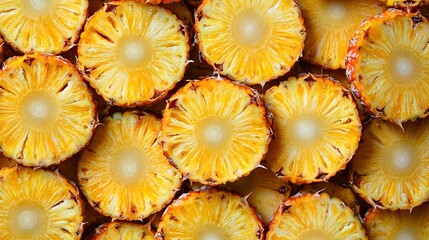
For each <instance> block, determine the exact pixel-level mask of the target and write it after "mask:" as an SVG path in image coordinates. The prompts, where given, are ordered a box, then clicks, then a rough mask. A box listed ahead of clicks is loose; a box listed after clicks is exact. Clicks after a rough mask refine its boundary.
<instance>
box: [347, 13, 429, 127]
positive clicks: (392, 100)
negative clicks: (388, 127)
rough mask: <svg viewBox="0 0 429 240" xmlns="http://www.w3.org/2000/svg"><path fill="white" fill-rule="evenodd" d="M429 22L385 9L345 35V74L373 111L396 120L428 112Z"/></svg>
mask: <svg viewBox="0 0 429 240" xmlns="http://www.w3.org/2000/svg"><path fill="white" fill-rule="evenodd" d="M428 41H429V23H428V21H427V20H426V18H424V17H422V16H420V15H419V14H418V13H404V12H402V11H400V10H393V9H390V10H387V11H386V12H384V13H383V14H381V15H378V16H376V17H374V18H371V19H369V20H368V21H366V22H365V23H364V24H363V25H361V26H360V28H359V29H358V31H357V32H356V35H355V37H354V38H353V39H352V40H351V41H350V44H349V48H348V55H347V75H348V79H349V81H350V82H351V85H352V87H353V88H354V89H355V90H356V93H357V95H358V96H359V97H360V98H361V100H362V101H363V102H364V103H365V105H367V106H368V107H369V108H370V110H371V111H372V113H373V114H374V115H375V116H377V117H381V118H383V119H387V120H390V121H393V122H395V123H398V124H400V123H401V122H405V121H408V120H414V119H416V118H418V117H426V116H427V115H428V114H429V112H428V111H427V109H428V108H429V98H428V97H427V96H428V95H429V84H428V81H429V78H428V76H429V61H428V60H429V48H427V47H426V46H427V42H428Z"/></svg>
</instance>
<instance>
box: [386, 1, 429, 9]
mask: <svg viewBox="0 0 429 240" xmlns="http://www.w3.org/2000/svg"><path fill="white" fill-rule="evenodd" d="M379 1H380V2H382V3H384V4H386V5H387V6H389V7H396V8H408V9H410V8H417V7H421V6H424V5H427V4H428V3H429V0H379Z"/></svg>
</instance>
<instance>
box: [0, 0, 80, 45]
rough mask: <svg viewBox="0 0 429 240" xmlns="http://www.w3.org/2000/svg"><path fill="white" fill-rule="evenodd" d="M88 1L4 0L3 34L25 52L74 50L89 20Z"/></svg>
mask: <svg viewBox="0 0 429 240" xmlns="http://www.w3.org/2000/svg"><path fill="white" fill-rule="evenodd" d="M87 9H88V0H20V1H17V0H1V4H0V33H1V35H2V36H3V37H4V40H5V41H6V42H8V43H9V44H11V45H12V47H13V48H14V49H16V50H17V51H20V52H23V53H33V52H50V53H56V54H58V53H61V52H64V51H67V50H68V49H70V48H72V47H73V46H74V44H75V42H76V41H77V40H78V38H79V31H80V30H81V28H82V26H83V24H84V23H85V20H86V14H87Z"/></svg>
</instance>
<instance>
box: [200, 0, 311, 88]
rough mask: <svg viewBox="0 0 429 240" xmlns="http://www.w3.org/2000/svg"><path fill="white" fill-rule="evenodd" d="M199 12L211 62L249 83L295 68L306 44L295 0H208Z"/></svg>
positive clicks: (202, 40) (205, 51) (202, 43)
mask: <svg viewBox="0 0 429 240" xmlns="http://www.w3.org/2000/svg"><path fill="white" fill-rule="evenodd" d="M196 15H197V18H196V24H195V30H196V32H197V38H198V43H199V47H200V50H201V52H202V54H203V55H204V57H205V58H206V60H207V62H208V63H210V64H211V65H212V66H214V68H215V70H216V71H219V72H220V74H222V75H227V76H228V77H230V78H231V79H234V80H238V81H241V82H243V83H245V84H250V85H254V84H260V85H264V83H265V82H267V81H269V80H271V79H275V78H277V77H279V76H281V75H284V74H285V73H287V72H289V70H290V69H291V68H292V66H293V65H294V63H295V62H296V61H297V60H298V58H299V56H300V55H301V53H302V49H303V47H304V39H305V34H306V33H305V27H304V24H303V20H302V18H301V13H300V10H299V8H298V6H297V4H296V3H295V1H294V0H283V1H278V0H264V1H249V0H207V1H203V3H202V4H201V5H200V6H199V7H198V10H197V13H196Z"/></svg>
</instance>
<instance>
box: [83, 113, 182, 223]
mask: <svg viewBox="0 0 429 240" xmlns="http://www.w3.org/2000/svg"><path fill="white" fill-rule="evenodd" d="M160 127H161V123H160V121H159V120H158V119H157V118H156V117H154V116H152V115H147V114H139V113H137V112H126V113H124V114H121V113H115V114H113V116H112V117H107V118H105V119H104V120H103V125H101V126H99V127H98V128H97V130H96V131H95V134H94V137H93V139H92V141H91V143H90V144H89V146H88V148H87V149H85V150H84V151H83V153H82V155H81V157H80V159H79V163H78V178H79V182H80V183H81V185H82V190H83V192H84V194H85V196H86V197H87V198H88V200H89V202H90V203H91V205H92V206H95V208H96V209H97V210H98V211H100V212H101V213H102V214H104V215H106V216H112V217H114V218H119V219H128V220H140V219H143V218H145V217H147V216H149V215H150V214H152V213H154V212H156V211H159V210H161V209H162V208H163V207H164V206H165V205H166V204H167V203H169V201H170V200H171V199H172V197H173V196H174V194H175V192H176V191H177V190H178V188H179V187H180V185H181V175H180V173H179V172H178V171H177V170H176V169H175V168H173V167H172V166H171V165H170V164H169V163H168V162H167V159H166V158H165V157H164V155H163V152H162V149H161V147H160V145H159V143H158V140H157V136H158V132H159V131H160Z"/></svg>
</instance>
